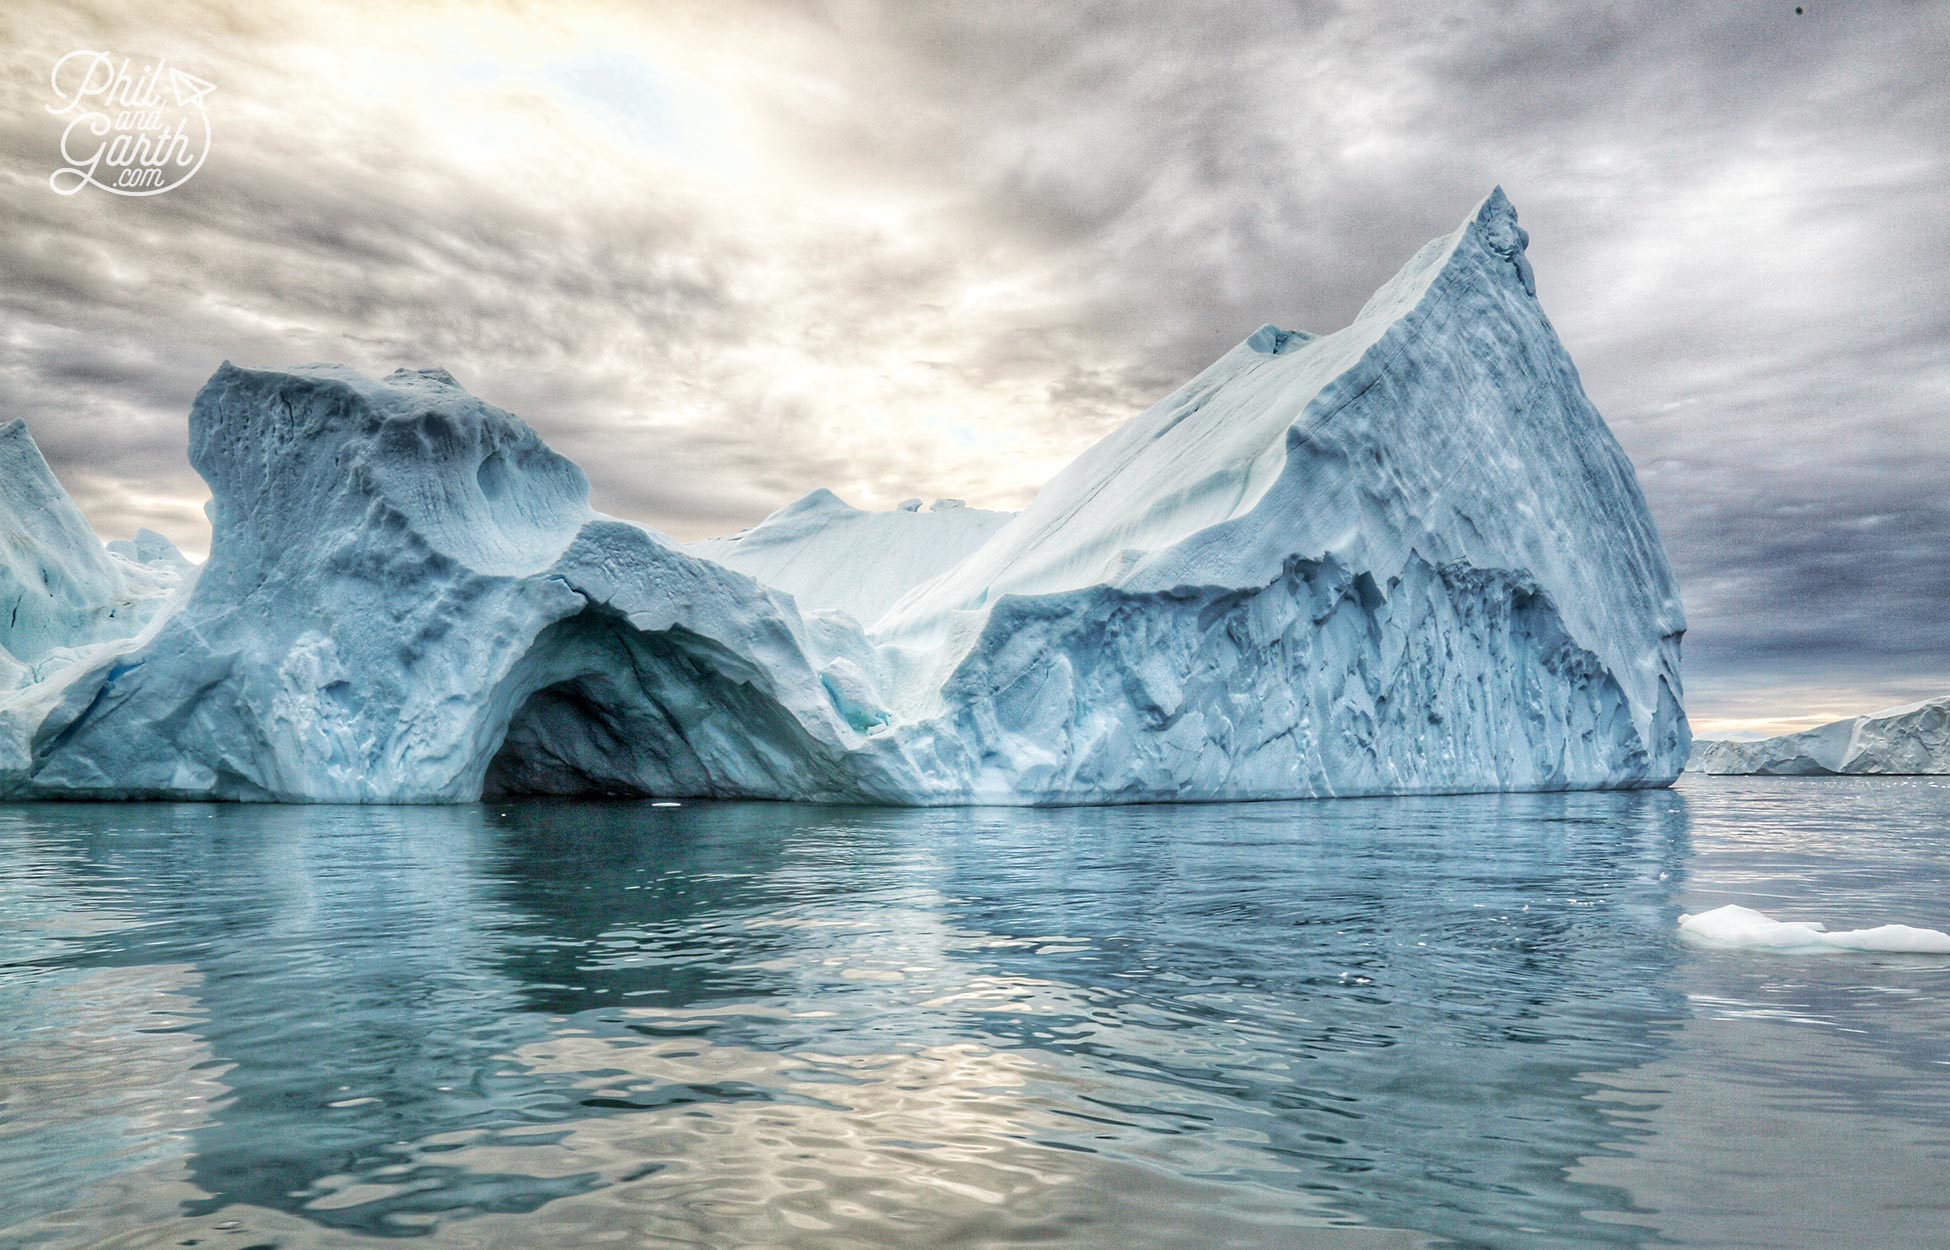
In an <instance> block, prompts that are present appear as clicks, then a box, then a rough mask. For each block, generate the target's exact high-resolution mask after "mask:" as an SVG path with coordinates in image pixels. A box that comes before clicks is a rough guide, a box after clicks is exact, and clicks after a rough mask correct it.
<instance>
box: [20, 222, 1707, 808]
mask: <svg viewBox="0 0 1950 1250" xmlns="http://www.w3.org/2000/svg"><path fill="white" fill-rule="evenodd" d="M1527 241H1528V240H1527V236H1526V235H1525V233H1524V231H1523V230H1522V229H1521V228H1520V227H1519V226H1518V225H1517V218H1516V213H1515V210H1514V209H1513V208H1512V207H1511V206H1510V203H1509V201H1508V200H1507V199H1506V198H1505V197H1504V196H1503V194H1502V192H1501V191H1500V190H1499V191H1496V192H1493V193H1492V194H1491V195H1490V196H1489V197H1488V198H1487V199H1485V200H1484V201H1483V202H1482V203H1481V204H1480V205H1479V206H1478V207H1477V209H1476V210H1475V211H1474V212H1472V213H1471V214H1470V216H1469V217H1468V218H1467V219H1466V220H1465V221H1464V222H1463V223H1462V225H1461V226H1460V227H1459V228H1458V229H1457V230H1455V231H1454V232H1452V233H1450V234H1448V235H1445V236H1443V237H1441V238H1439V239H1436V240H1434V241H1433V242H1431V243H1430V244H1428V245H1427V246H1426V247H1424V248H1423V249H1422V250H1421V251H1420V252H1419V253H1418V254H1417V255H1416V256H1415V257H1414V258H1413V259H1412V260H1410V262H1409V263H1408V264H1407V266H1406V267H1404V268H1403V269H1402V271H1401V272H1400V273H1399V274H1397V275H1396V277H1395V278H1394V279H1393V280H1392V281H1390V282H1389V283H1388V284H1387V285H1386V286H1384V287H1383V288H1382V289H1381V291H1380V292H1378V293H1377V294H1376V295H1375V297H1374V298H1373V299H1372V300H1370V301H1369V302H1368V304H1367V306H1366V307H1365V308H1363V309H1362V311H1361V313H1360V314H1359V315H1358V316H1357V317H1356V318H1355V320H1354V321H1353V323H1352V324H1350V325H1349V326H1347V327H1346V328H1344V329H1342V330H1340V331H1337V332H1335V333H1332V334H1327V335H1314V334H1309V333H1305V332H1301V331H1292V330H1281V329H1278V328H1276V327H1273V326H1266V327H1263V328H1262V329H1260V330H1258V331H1256V332H1255V333H1253V334H1252V335H1250V336H1249V337H1247V338H1246V340H1245V341H1244V342H1242V343H1240V344H1239V345H1238V346H1237V347H1235V348H1233V349H1232V350H1231V351H1229V352H1227V353H1226V354H1225V355H1224V356H1222V357H1221V358H1220V359H1219V360H1218V361H1216V362H1215V363H1213V364H1212V365H1211V366H1210V367H1208V368H1207V369H1205V370H1204V371H1203V372H1201V373H1200V374H1199V375H1198V376H1197V377H1195V378H1193V379H1192V380H1191V381H1189V382H1188V383H1186V384H1185V385H1184V386H1183V387H1181V388H1179V389H1178V390H1177V391H1175V392H1174V393H1172V394H1171V395H1169V396H1167V397H1166V398H1165V399H1163V400H1162V401H1160V402H1159V403H1158V404H1157V405H1155V406H1154V407H1152V408H1151V409H1150V410H1148V411H1147V412H1145V413H1143V414H1141V415H1140V416H1138V417H1137V418H1136V419H1134V420H1133V421H1132V422H1130V423H1129V424H1128V425H1126V426H1124V427H1123V428H1121V429H1119V430H1117V431H1115V432H1114V433H1112V434H1111V435H1110V436H1108V437H1107V438H1105V439H1104V440H1103V441H1102V442H1100V443H1099V444H1097V445H1096V446H1095V447H1093V448H1091V449H1089V450H1088V451H1086V452H1085V453H1084V454H1083V455H1082V456H1080V457H1079V458H1078V459H1077V460H1076V461H1075V462H1074V463H1073V464H1071V465H1070V466H1069V467H1068V468H1067V469H1065V470H1064V471H1063V472H1062V473H1060V474H1059V475H1058V476H1057V477H1056V478H1055V479H1054V480H1053V481H1051V482H1050V483H1049V484H1048V485H1047V486H1046V487H1045V488H1044V489H1043V490H1042V491H1041V492H1040V493H1039V494H1038V495H1037V496H1036V497H1035V499H1034V500H1033V501H1032V502H1031V503H1030V504H1029V506H1028V507H1026V508H1025V509H1024V510H1023V511H1022V512H1021V513H1019V514H1015V515H1010V514H1006V513H994V512H985V511H982V510H979V509H969V508H965V507H959V506H956V504H955V502H954V501H944V502H943V503H942V504H937V505H936V506H935V507H934V508H932V509H929V510H926V511H923V510H921V509H920V507H919V504H918V502H914V503H911V504H910V505H903V506H902V507H901V508H899V509H896V510H894V511H893V512H891V513H872V512H865V511H863V510H860V509H855V508H852V507H850V506H848V505H846V504H844V503H842V502H841V501H840V500H839V499H838V498H837V497H835V496H833V495H831V494H830V493H827V492H815V493H814V494H813V495H811V496H808V497H807V498H806V499H803V500H800V501H799V502H798V503H796V504H794V505H791V506H790V507H788V508H786V509H784V510H782V511H781V512H778V513H775V514H773V516H771V517H769V518H767V519H766V520H765V521H764V522H763V523H761V524H760V525H758V526H756V527H754V528H753V529H751V530H749V531H746V532H744V533H742V534H739V535H733V536H731V537H729V538H724V539H715V540H710V541H707V542H704V543H696V544H691V545H689V546H686V545H683V544H680V543H677V542H675V541H673V540H671V539H669V538H667V537H665V536H663V535H661V534H658V533H656V532H655V531H652V530H650V529H647V528H645V527H643V526H641V525H637V524H634V523H631V522H628V521H623V520H619V519H616V518H613V517H608V516H604V515H601V514H599V513H597V512H595V511H594V510H593V509H592V507H591V506H590V503H589V491H588V482H587V479H586V478H585V477H584V475H583V473H582V472H581V470H580V469H578V468H577V467H576V466H575V465H574V464H572V463H571V462H570V461H568V460H566V459H564V458H563V457H561V456H559V455H557V454H556V453H555V452H553V451H551V450H550V449H549V448H548V446H547V445H546V444H545V443H544V442H543V441H542V440H541V438H540V437H539V436H538V435H536V433H535V432H534V431H533V430H531V429H530V428H529V427H528V426H527V425H526V424H525V423H523V422H522V421H521V420H520V419H519V418H517V417H515V416H514V415H512V414H510V413H508V412H505V411H503V410H501V409H499V408H495V407H493V406H492V405H489V404H486V403H484V402H482V401H481V400H479V399H477V398H476V397H474V396H473V395H471V394H469V393H468V392H467V391H466V390H465V389H463V388H462V387H461V386H460V384H459V383H458V382H457V381H456V380H455V379H454V378H453V377H452V376H451V375H449V374H447V373H445V372H443V371H441V370H438V369H420V370H401V371H398V372H396V373H394V374H392V375H390V376H389V377H386V378H384V379H373V378H369V377H366V376H363V375H361V374H359V373H357V372H355V371H353V370H351V369H347V368H345V367H343V366H338V365H329V364H321V365H308V366H302V367H298V368H292V369H283V370H261V369H244V368H239V367H237V366H235V365H232V364H229V363H225V364H224V365H223V366H222V367H221V368H220V369H219V370H218V371H217V373H216V374H215V375H214V376H213V377H212V378H211V379H210V381H209V382H208V383H207V384H206V385H205V386H204V388H203V389H202V391H201V392H200V393H199V394H198V396H197V398H196V401H195V403H194V405H193V407H192V410H191V413H190V457H191V462H192V464H193V465H194V467H195V468H196V470H197V471H198V472H199V473H200V474H201V475H202V476H203V478H204V480H205V481H206V482H207V483H208V484H209V487H210V491H211V496H212V499H211V504H210V516H211V521H212V541H211V550H210V556H209V559H208V561H207V562H206V563H205V564H204V565H202V566H201V567H200V568H198V569H195V570H193V571H192V572H191V573H189V574H188V575H186V576H182V577H181V585H180V589H179V590H176V591H174V592H173V593H171V595H170V596H169V598H168V599H167V601H166V603H165V605H164V606H163V607H162V608H161V609H160V610H158V611H157V612H155V613H154V615H153V619H151V620H149V621H147V623H146V624H144V625H143V626H142V627H141V628H140V629H139V630H136V631H132V632H131V633H129V634H128V635H126V636H124V637H123V638H121V639H120V640H119V641H117V642H113V643H108V644H105V645H103V644H97V645H98V648H99V649H98V650H96V651H91V652H88V653H87V655H86V656H85V657H83V658H81V659H78V660H77V661H76V662H74V663H71V664H69V665H66V666H65V667H63V668H62V669H60V671H58V672H56V673H52V674H50V675H49V676H48V677H47V678H46V679H45V680H42V681H37V682H34V683H32V684H30V685H29V686H27V687H24V688H23V690H22V691H17V692H16V693H15V695H13V696H11V697H10V701H9V702H7V703H6V704H5V705H4V707H5V714H7V715H13V716H15V717H16V718H17V719H18V720H20V721H21V723H22V724H23V725H25V726H26V732H25V739H24V740H25V748H24V756H25V758H24V761H22V760H17V761H16V765H17V766H16V767H14V768H13V769H12V770H11V771H10V772H8V773H6V774H4V776H6V777H8V778H11V781H10V782H9V783H8V784H10V785H11V787H12V790H13V792H14V793H16V794H18V795H25V796H32V797H43V798H52V797H90V798H130V797H169V798H203V799H237V800H279V801H314V802H358V803H378V802H466V801H472V800H475V799H478V798H480V797H482V796H484V795H500V794H513V793H540V794H568V793H581V794H620V795H646V796H655V797H658V798H661V799H665V800H671V799H684V798H767V799H792V800H805V801H816V802H864V803H893V804H966V803H1003V804H1032V803H1042V804H1054V803H1112V802H1141V801H1196V800H1231V799H1281V798H1308V797H1327V796H1337V795H1374V794H1404V793H1449V792H1463V791H1490V790H1549V789H1570V788H1601V787H1639V786H1662V785H1667V784H1670V783H1671V782H1672V781H1673V780H1674V779H1675V777H1676V776H1677V775H1678V773H1679V771H1680V768H1681V766H1682V765H1683V764H1684V762H1685V760H1686V757H1687V752H1688V749H1689V747H1690V735H1689V732H1688V729H1687V725H1686V720H1685V715H1684V713H1683V711H1682V704H1681V699H1682V695H1681V685H1680V675H1679V650H1680V639H1681V636H1682V634H1683V632H1684V629H1685V622H1684V617H1683V615H1682V612H1681V608H1680V602H1679V595H1678V591H1677V587H1676V586H1675V584H1674V581H1673V577H1672V574H1671V571H1670V569H1669V567H1668V565H1667V561H1666V557H1665V553H1664V550H1663V548H1662V546H1661V544H1660V542H1659V538H1658V535H1657V532H1656V531H1655V529H1654V527H1653V524H1652V519H1651V517H1650V515H1649V513H1648V512H1647V509H1646V506H1645V502H1644V499H1643V497H1642V496H1641V494H1640V491H1639V488H1638V484H1637V481H1636V478H1635V476H1634V474H1633V471H1632V467H1631V464H1630V463H1629V461H1628V460H1627V459H1626V457H1625V455H1624V453H1623V451H1622V450H1621V449H1620V448H1619V446H1618V444H1617V442H1616V441H1615V440H1614V439H1613V438H1612V436H1611V434H1610V432H1609V431H1608V430H1607V429H1606V427H1605V424H1604V422H1603V420H1602V418H1601V417H1600V416H1599V414H1598V412H1597V411H1596V409H1595V408H1593V406H1592V405H1591V403H1590V401H1589V400H1588V399H1587V398H1586V396H1585V394H1584V391H1583V388H1582V386H1581V385H1580V383H1579V380H1578V375H1577V371H1576V368H1575V367H1574V366H1573V365H1572V363H1571V361H1570V358H1569V356H1568V355H1567V354H1566V353H1565V351H1564V348H1563V346H1562V345H1561V344H1560V343H1559V341H1558V339H1557V336H1556V334H1555V333H1554V331H1553V330H1552V329H1551V326H1550V323H1549V321H1548V320H1547V319H1546V317H1545V316H1544V314H1543V311H1542V309H1541V308H1540V307H1539V305H1538V303H1537V299H1536V288H1535V281H1534V277H1533V275H1532V272H1531V269H1530V265H1529V263H1528V261H1527V260H1526V258H1525V254H1524V249H1525V245H1526V243H1527ZM71 537H72V536H71ZM90 538H91V540H92V536H90ZM63 541H67V540H65V539H64V540H63ZM73 541H74V542H76V543H78V542H79V541H80V540H79V538H74V539H73ZM97 546H99V544H97ZM151 547H152V548H153V544H151ZM64 550H65V548H64ZM142 551H143V548H142V545H141V543H137V544H135V545H133V546H132V547H131V548H129V552H128V554H130V555H133V556H134V557H136V558H135V559H132V560H131V559H123V560H122V563H123V564H125V565H127V567H128V568H131V569H155V570H160V569H164V568H166V567H168V568H173V567H174V566H173V565H171V564H170V562H169V561H168V560H167V558H166V554H165V553H161V552H159V551H158V552H156V553H155V554H154V556H153V557H152V558H148V559H147V560H146V562H144V560H143V558H142ZM93 554H94V553H93V551H92V549H91V558H93ZM111 557H113V558H118V559H120V558H121V557H114V556H113V553H110V554H109V555H105V556H103V557H102V559H104V560H105V559H108V558H111ZM90 593H93V592H90ZM82 597H83V598H86V596H82ZM97 597H99V596H97ZM77 602H79V600H77ZM83 618H87V619H91V620H92V619H93V618H92V617H89V616H88V613H87V612H85V611H82V610H81V609H80V608H76V609H75V610H74V611H71V612H67V613H66V614H65V615H63V614H59V613H56V614H54V615H51V616H50V617H49V621H50V623H49V624H48V625H47V626H46V627H45V631H44V632H45V633H46V636H47V638H48V639H49V641H50V643H51V642H52V640H53V639H54V638H55V637H56V636H57V635H58V636H60V637H63V638H66V637H70V636H75V637H79V636H81V635H84V634H87V630H88V628H90V627H87V626H85V625H84V623H83ZM64 631H65V632H64ZM97 632H98V634H99V630H98V631H97ZM90 636H91V637H94V636H97V635H90Z"/></svg>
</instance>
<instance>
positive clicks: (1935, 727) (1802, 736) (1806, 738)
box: [1687, 695, 1950, 777]
mask: <svg viewBox="0 0 1950 1250" xmlns="http://www.w3.org/2000/svg"><path fill="white" fill-rule="evenodd" d="M1687 767H1688V768H1691V769H1693V770H1694V771H1696V772H1703V773H1717V774H1721V775H1731V774H1758V775H1768V776H1781V777H1818V776H1823V775H1827V774H1865V775H1867V774H1879V775H1884V776H1906V775H1907V776H1917V775H1925V774H1931V773H1950V695H1940V696H1938V697H1937V698H1934V699H1924V700H1922V701H1921V702H1917V703H1906V704H1904V705H1903V706H1901V707H1892V708H1890V709H1888V710H1887V711H1882V712H1873V713H1870V714H1869V715H1867V716H1857V717H1853V718H1851V719H1849V720H1839V721H1833V722H1831V723H1829V724H1826V725H1821V726H1818V727H1817V728H1814V729H1808V730H1803V731H1802V732H1801V733H1796V734H1783V735H1781V736H1780V737H1777V738H1763V739H1761V740H1759V741H1757V742H1725V741H1701V742H1699V743H1697V744H1695V746H1694V750H1693V757H1692V760H1691V761H1690V762H1689V763H1688V765H1687Z"/></svg>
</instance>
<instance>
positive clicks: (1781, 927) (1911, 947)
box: [1679, 904, 1950, 955]
mask: <svg viewBox="0 0 1950 1250" xmlns="http://www.w3.org/2000/svg"><path fill="white" fill-rule="evenodd" d="M1679 932H1680V935H1681V936H1682V937H1684V938H1686V939H1687V940H1688V941H1691V942H1694V943H1696V944H1698V945H1701V946H1715V947H1722V948H1726V949H1734V950H1773V951H1783V952H1789V953H1801V954H1807V953H1817V952H1825V951H1876V952H1883V953H1895V954H1917V955H1950V933H1944V932H1942V931H1940V930H1937V929H1919V928H1917V927H1915V926H1914V925H1906V924H1885V925H1877V926H1876V927H1875V928H1873V929H1845V930H1842V931H1840V932H1834V933H1831V932H1829V930H1828V928H1827V926H1825V925H1823V924H1820V923H1818V922H1815V921H1790V920H1775V919H1773V918H1772V917H1770V916H1768V915H1767V914H1766V913H1765V912H1759V911H1755V910H1754V909H1753V908H1751V907H1740V906H1736V905H1732V904H1729V905H1728V906H1725V907H1715V908H1714V909H1713V910H1711V911H1704V912H1700V913H1699V914H1698V915H1689V916H1681V917H1680V918H1679Z"/></svg>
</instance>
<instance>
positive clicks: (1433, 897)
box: [0, 778, 1950, 1250]
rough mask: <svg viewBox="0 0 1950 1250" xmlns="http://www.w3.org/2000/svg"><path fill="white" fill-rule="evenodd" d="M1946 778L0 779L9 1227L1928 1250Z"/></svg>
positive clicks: (1949, 822) (1949, 1226)
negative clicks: (816, 786) (1792, 946)
mask: <svg viewBox="0 0 1950 1250" xmlns="http://www.w3.org/2000/svg"><path fill="white" fill-rule="evenodd" d="M1727 902H1739V903H1745V904H1748V905H1750V906H1756V907H1759V908H1761V909H1762V910H1766V911H1769V912H1771V913H1773V914H1775V915H1777V916H1779V917H1783V918H1791V919H1819V920H1825V921H1827V922H1829V923H1830V924H1831V925H1841V926H1846V927H1854V926H1856V925H1860V924H1874V923H1880V922H1883V921H1904V922H1908V923H1913V924H1921V925H1928V926H1931V927H1936V928H1950V785H1946V784H1944V781H1943V780H1942V779H1939V780H1937V781H1934V782H1932V781H1929V780H1923V779H1915V780H1891V781H1866V780H1865V781H1792V780H1753V781H1744V780H1733V779H1697V780H1695V779H1691V778H1689V779H1688V780H1687V781H1686V782H1684V783H1683V784H1682V785H1681V787H1680V788H1679V789H1677V790H1674V791H1661V792H1651V793H1638V794H1582V795H1550V796H1515V797H1485V798H1444V799H1395V800H1351V801H1342V802H1324V803H1303V804H1251V805H1234V806H1210V807H1150V808H1118V809H1100V810H1071V811H997V810H982V811H952V812H894V811H879V810H854V809H830V808H828V809H822V808H809V807H793V806H779V805H763V804H749V805H747V804H739V805H690V806H684V807H678V808H659V807H651V806H649V805H647V804H644V803H568V802H533V803H518V804H502V805H497V806H482V807H464V808H431V809H428V808H418V809H376V810H375V809H351V808H265V807H236V806H198V805H137V806H79V805H71V806H39V805H20V806H10V807H0V1244H4V1245H8V1246H14V1245H20V1246H98V1245H106V1246H130V1247H134V1246H172V1247H175V1246H203V1247H219V1248H223V1250H233V1248H234V1250H244V1248H246V1247H268V1246H294V1247H295V1246H305V1247H312V1246H366V1247H371V1246H374V1245H377V1244H379V1242H380V1241H381V1240H382V1239H404V1238H417V1239H420V1241H421V1243H422V1244H428V1245H437V1246H449V1245H451V1246H506V1247H540V1246H585V1245H602V1244H616V1245H621V1246H672V1247H678V1246H683V1247H708V1248H711V1250H744V1248H748V1247H808V1248H811V1247H818V1248H829V1247H831V1248H837V1247H881V1246H885V1247H903V1248H905V1247H933V1246H942V1247H986V1246H1016V1245H1023V1246H1042V1247H1117V1248H1118V1250H1138V1248H1148V1247H1198V1248H1200V1250H1211V1248H1214V1247H1228V1246H1236V1247H1295V1246H1297V1247H1310V1246H1321V1247H1360V1248H1364V1250H1366V1248H1377V1247H1396V1246H1423V1245H1436V1246H1451V1245H1461V1246H1486V1247H1526V1246H1552V1247H1562V1246H1666V1245H1684V1246H1757V1247H1769V1248H1771V1250H1779V1248H1782V1247H1796V1246H1805V1247H1820V1248H1822V1250H1830V1248H1832V1247H1840V1246H1850V1247H1853V1246H1863V1247H1877V1248H1878V1250H1898V1248H1901V1247H1932V1248H1940V1247H1943V1246H1945V1245H1946V1244H1950V960H1945V959H1941V958H1936V959H1932V958H1928V957H1916V956H1909V957H1892V956H1872V955H1830V956H1825V957H1823V956H1784V955H1779V954H1760V953H1752V954H1745V953H1730V952H1710V951H1699V950H1694V949H1691V948H1689V947H1686V946H1684V945H1681V944H1680V943H1679V942H1678V941H1677V940H1676V938H1675V925H1676V921H1677V918H1678V916H1679V915H1680V913H1681V912H1682V911H1687V910H1701V909H1704V908H1708V907H1713V906H1717V905H1719V904H1721V903H1727Z"/></svg>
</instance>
